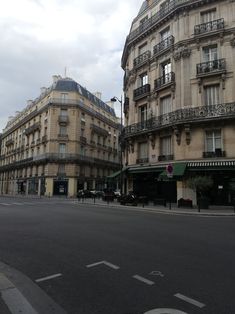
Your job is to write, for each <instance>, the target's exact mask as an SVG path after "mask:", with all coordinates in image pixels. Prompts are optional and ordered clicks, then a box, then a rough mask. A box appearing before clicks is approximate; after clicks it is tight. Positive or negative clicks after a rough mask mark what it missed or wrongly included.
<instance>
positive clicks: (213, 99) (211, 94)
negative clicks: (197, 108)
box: [204, 85, 219, 106]
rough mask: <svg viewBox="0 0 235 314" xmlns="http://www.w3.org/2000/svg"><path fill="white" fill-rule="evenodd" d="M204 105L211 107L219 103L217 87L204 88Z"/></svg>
mask: <svg viewBox="0 0 235 314" xmlns="http://www.w3.org/2000/svg"><path fill="white" fill-rule="evenodd" d="M204 94H205V105H206V106H213V105H216V104H218V103H219V85H211V86H205V87H204Z"/></svg>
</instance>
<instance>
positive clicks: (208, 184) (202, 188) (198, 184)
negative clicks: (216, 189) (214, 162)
mask: <svg viewBox="0 0 235 314" xmlns="http://www.w3.org/2000/svg"><path fill="white" fill-rule="evenodd" d="M212 186H213V179H212V178H211V177H208V176H197V177H192V178H190V179H189V180H188V187H189V188H190V189H193V190H194V191H197V192H199V193H201V194H202V193H203V192H206V191H208V190H210V188H212Z"/></svg>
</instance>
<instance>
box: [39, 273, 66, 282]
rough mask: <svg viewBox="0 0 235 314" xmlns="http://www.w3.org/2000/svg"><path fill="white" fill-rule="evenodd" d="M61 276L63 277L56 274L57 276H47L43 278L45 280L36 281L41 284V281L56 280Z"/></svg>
mask: <svg viewBox="0 0 235 314" xmlns="http://www.w3.org/2000/svg"><path fill="white" fill-rule="evenodd" d="M60 276H62V274H55V275H51V276H47V277H43V278H39V279H36V280H35V281H36V282H41V281H46V280H50V279H54V278H56V277H60Z"/></svg>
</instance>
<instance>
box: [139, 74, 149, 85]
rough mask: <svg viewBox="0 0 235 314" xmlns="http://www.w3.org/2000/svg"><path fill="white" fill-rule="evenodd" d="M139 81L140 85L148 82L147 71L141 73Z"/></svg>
mask: <svg viewBox="0 0 235 314" xmlns="http://www.w3.org/2000/svg"><path fill="white" fill-rule="evenodd" d="M139 83H140V87H142V86H144V85H146V84H148V74H147V73H143V74H141V75H140V76H139Z"/></svg>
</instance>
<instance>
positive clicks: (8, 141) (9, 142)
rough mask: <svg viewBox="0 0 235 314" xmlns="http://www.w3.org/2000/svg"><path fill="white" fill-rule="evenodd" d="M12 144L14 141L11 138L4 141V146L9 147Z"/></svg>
mask: <svg viewBox="0 0 235 314" xmlns="http://www.w3.org/2000/svg"><path fill="white" fill-rule="evenodd" d="M13 144H14V140H13V139H12V138H10V139H9V140H7V141H6V143H5V145H6V146H10V145H13Z"/></svg>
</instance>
